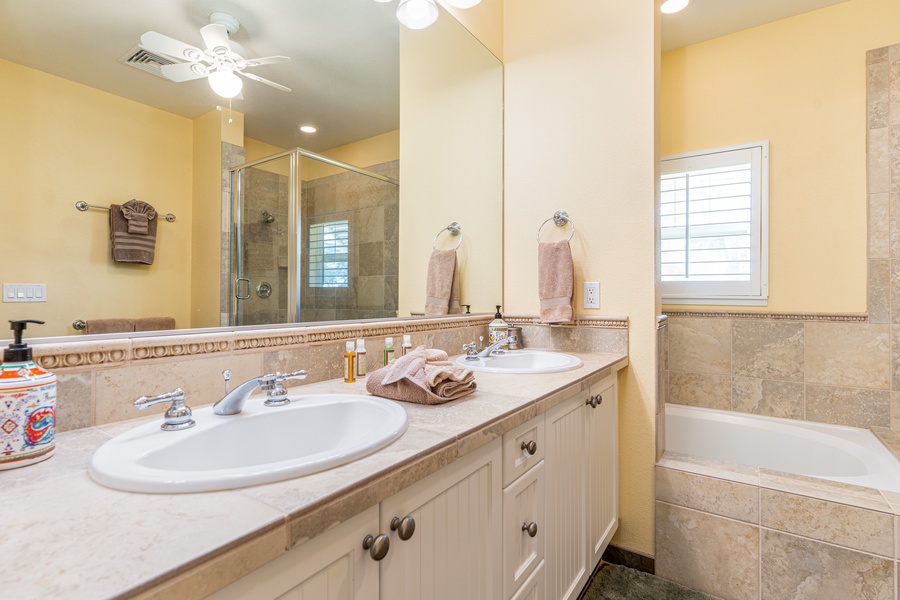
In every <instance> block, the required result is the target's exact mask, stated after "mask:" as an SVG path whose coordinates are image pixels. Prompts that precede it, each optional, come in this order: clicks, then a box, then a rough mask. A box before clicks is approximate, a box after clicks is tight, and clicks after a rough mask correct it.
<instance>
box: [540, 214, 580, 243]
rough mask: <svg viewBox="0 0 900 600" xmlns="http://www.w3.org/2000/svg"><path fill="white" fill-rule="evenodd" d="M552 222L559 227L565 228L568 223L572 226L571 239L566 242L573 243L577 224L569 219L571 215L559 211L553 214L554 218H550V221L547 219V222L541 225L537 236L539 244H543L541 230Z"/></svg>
mask: <svg viewBox="0 0 900 600" xmlns="http://www.w3.org/2000/svg"><path fill="white" fill-rule="evenodd" d="M550 221H553V224H554V225H556V226H557V227H565V226H566V223H568V224H569V225H571V226H572V233H570V234H569V239H567V240H566V241H567V242H571V241H572V238H573V237H575V222H574V221H572V219H570V218H569V213H567V212H566V211H564V210H558V211H556V212H555V213H553V216H552V217H550V218H549V219H547V220H546V221H544V222H543V223H541V226H540V227H538V230H537V236H535V237H536V238H537V241H538V244H540V243H541V229H543V228H544V225H546V224H547V223H549V222H550Z"/></svg>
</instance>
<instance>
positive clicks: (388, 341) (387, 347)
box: [384, 337, 394, 366]
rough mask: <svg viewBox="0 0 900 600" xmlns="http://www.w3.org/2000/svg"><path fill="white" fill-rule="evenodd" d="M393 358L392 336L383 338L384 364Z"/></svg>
mask: <svg viewBox="0 0 900 600" xmlns="http://www.w3.org/2000/svg"><path fill="white" fill-rule="evenodd" d="M392 360H394V338H392V337H389V338H384V365H385V366H387V364H388V363H389V362H391V361H392Z"/></svg>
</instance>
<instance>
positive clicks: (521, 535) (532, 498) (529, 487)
mask: <svg viewBox="0 0 900 600" xmlns="http://www.w3.org/2000/svg"><path fill="white" fill-rule="evenodd" d="M532 526H533V527H534V528H533V529H531V527H532ZM545 528H546V522H545V521H544V463H543V461H542V462H539V463H538V464H536V465H534V466H533V467H532V468H531V469H530V470H529V471H528V472H527V473H525V474H524V475H522V476H521V477H519V478H518V479H516V480H515V481H514V482H513V483H512V485H510V486H509V487H507V488H506V489H505V490H503V589H504V590H505V596H504V597H505V598H509V597H511V596H512V595H513V593H514V592H515V591H516V590H517V589H519V587H520V586H521V585H522V582H524V581H525V580H526V579H527V578H528V576H529V575H531V573H532V572H533V571H534V570H535V568H537V566H538V564H539V563H540V562H541V561H542V560H543V559H544V529H545ZM532 533H534V535H531V534H532Z"/></svg>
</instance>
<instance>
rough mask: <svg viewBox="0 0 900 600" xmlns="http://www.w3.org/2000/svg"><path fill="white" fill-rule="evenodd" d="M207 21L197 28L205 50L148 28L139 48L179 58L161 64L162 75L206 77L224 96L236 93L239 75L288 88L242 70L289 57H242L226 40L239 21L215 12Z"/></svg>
mask: <svg viewBox="0 0 900 600" xmlns="http://www.w3.org/2000/svg"><path fill="white" fill-rule="evenodd" d="M209 21H210V24H209V25H206V26H204V27H203V28H201V29H200V36H201V37H202V38H203V43H204V45H205V46H206V49H205V50H201V49H199V48H195V47H194V46H191V45H189V44H185V43H184V42H179V41H178V40H176V39H174V38H170V37H169V36H167V35H163V34H161V33H156V32H155V31H148V32H147V33H145V34H144V35H142V36H141V47H143V48H144V50H147V51H149V52H154V53H157V54H164V55H166V56H171V57H172V58H175V59H177V60H180V61H184V60H187V61H189V62H179V63H176V64H172V65H163V66H162V67H161V70H162V74H163V75H164V76H165V77H166V78H167V79H169V80H171V81H174V82H176V83H180V82H182V81H190V80H192V79H200V78H201V77H206V78H207V79H208V81H209V86H210V87H211V88H212V89H213V91H214V92H215V93H216V94H218V95H219V96H222V97H223V98H234V97H237V96H239V94H240V93H241V88H242V87H243V81H241V79H240V77H238V75H240V76H241V77H246V78H247V79H252V80H253V81H258V82H260V83H264V84H266V85H268V86H271V87H273V88H276V89H279V90H283V91H285V92H290V91H291V89H290V88H288V87H285V86H283V85H281V84H280V83H275V82H274V81H269V80H268V79H264V78H262V77H260V76H259V75H254V74H253V73H246V72H244V69H249V68H252V67H258V66H259V65H269V64H273V63H280V62H286V61H289V60H291V59H290V58H289V57H287V56H266V57H263V58H245V57H244V56H242V55H241V54H239V53H238V52H236V51H235V50H243V49H242V48H240V46H239V45H238V44H237V43H235V42H231V41H230V40H229V39H228V34H229V33H235V32H236V31H237V30H238V29H240V27H241V24H240V23H239V22H238V20H237V19H235V18H234V17H232V16H231V15H229V14H226V13H221V12H214V13H212V14H211V15H210V16H209Z"/></svg>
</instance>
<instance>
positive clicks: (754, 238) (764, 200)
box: [657, 140, 769, 306]
mask: <svg viewBox="0 0 900 600" xmlns="http://www.w3.org/2000/svg"><path fill="white" fill-rule="evenodd" d="M747 151H749V152H750V157H751V160H750V164H751V169H750V171H751V221H750V222H751V229H752V230H751V270H750V281H749V282H730V281H662V276H661V275H660V291H661V292H662V300H663V304H706V305H726V306H729V305H736V306H737V305H739V306H767V305H768V298H769V142H768V141H767V140H764V141H759V142H752V143H747V144H736V145H733V146H722V147H719V148H709V149H704V150H699V151H695V152H683V153H680V154H672V155H667V156H663V157H661V158H660V170H659V183H660V188H661V187H662V178H663V176H664V175H666V174H670V173H678V172H685V171H690V170H702V169H704V168H712V167H714V166H718V165H716V164H710V163H712V162H714V161H715V159H716V158H718V159H719V164H720V165H722V166H724V165H725V164H728V162H729V161H728V160H727V159H726V158H725V156H724V155H725V154H727V153H734V152H747ZM716 155H719V156H716ZM675 161H679V162H681V163H684V162H686V161H699V162H701V166H691V167H689V168H684V167H682V168H670V169H669V170H667V169H666V168H665V167H666V163H670V166H671V164H674V163H675ZM704 161H706V162H704ZM661 204H662V190H661V189H660V197H659V199H658V202H657V207H658V208H659V207H661ZM657 235H658V236H659V240H660V243H659V250H658V251H657V263H658V264H659V265H662V220H661V219H660V221H659V223H658V224H657ZM736 283H737V284H738V285H735V284H736ZM741 288H744V289H745V290H746V291H744V289H741Z"/></svg>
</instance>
